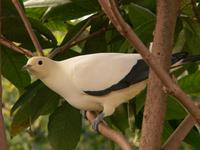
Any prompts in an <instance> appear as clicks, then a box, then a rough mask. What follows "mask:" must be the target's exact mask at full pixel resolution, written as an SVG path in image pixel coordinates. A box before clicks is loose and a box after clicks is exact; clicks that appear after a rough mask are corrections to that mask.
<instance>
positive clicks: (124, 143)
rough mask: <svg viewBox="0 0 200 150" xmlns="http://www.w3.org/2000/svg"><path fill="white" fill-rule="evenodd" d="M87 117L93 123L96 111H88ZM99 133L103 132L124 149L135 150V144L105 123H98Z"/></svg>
mask: <svg viewBox="0 0 200 150" xmlns="http://www.w3.org/2000/svg"><path fill="white" fill-rule="evenodd" d="M86 116H87V119H88V121H89V122H90V123H92V122H93V121H94V119H95V115H94V113H92V112H90V111H87V113H86ZM98 130H99V133H101V134H102V135H103V136H105V137H106V138H108V139H110V140H112V141H113V142H115V143H116V144H117V145H119V146H120V147H121V149H122V150H133V146H132V145H131V144H130V143H129V142H128V140H127V139H126V138H125V137H124V136H123V135H122V134H121V133H120V132H117V131H115V130H113V129H111V128H109V127H108V126H106V125H105V124H104V123H100V124H99V125H98Z"/></svg>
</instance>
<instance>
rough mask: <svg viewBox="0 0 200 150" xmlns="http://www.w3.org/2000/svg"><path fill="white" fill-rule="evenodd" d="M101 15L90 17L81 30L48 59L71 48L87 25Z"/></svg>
mask: <svg viewBox="0 0 200 150" xmlns="http://www.w3.org/2000/svg"><path fill="white" fill-rule="evenodd" d="M101 15H102V13H100V14H98V15H94V16H91V17H90V18H89V19H88V20H87V22H86V23H85V24H84V25H83V26H82V28H81V29H80V30H79V31H78V32H77V33H76V34H75V35H74V36H73V37H72V38H71V39H70V40H69V41H68V42H67V43H66V44H64V45H63V46H61V47H58V48H56V49H55V50H54V51H52V52H51V53H50V54H49V56H48V57H49V58H53V57H54V56H55V55H57V54H58V53H62V52H64V51H65V50H67V49H69V48H70V47H72V46H71V45H74V42H75V41H76V40H77V39H78V38H79V37H80V36H81V35H82V33H83V32H84V31H85V29H86V28H87V27H88V26H89V24H90V23H91V21H92V20H94V19H96V18H97V17H100V16H101Z"/></svg>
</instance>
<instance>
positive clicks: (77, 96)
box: [25, 53, 187, 130]
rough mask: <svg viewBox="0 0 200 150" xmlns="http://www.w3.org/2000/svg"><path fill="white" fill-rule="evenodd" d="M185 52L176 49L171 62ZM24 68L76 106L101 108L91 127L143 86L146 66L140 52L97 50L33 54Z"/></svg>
mask: <svg viewBox="0 0 200 150" xmlns="http://www.w3.org/2000/svg"><path fill="white" fill-rule="evenodd" d="M186 56H187V54H186V53H177V54H175V55H173V57H172V64H174V63H175V62H178V61H180V60H181V59H183V58H185V57H186ZM25 68H26V69H28V71H29V72H30V73H31V74H33V75H35V76H36V77H37V78H38V79H40V80H41V81H42V82H43V83H44V84H45V85H46V86H47V87H49V88H50V89H51V90H53V91H55V92H56V93H57V94H59V95H60V96H62V97H63V98H64V99H65V100H66V101H67V102H68V103H69V104H71V105H72V106H74V107H76V108H78V109H80V110H91V111H99V112H101V111H102V112H101V113H100V114H99V115H98V116H97V117H96V119H95V120H94V122H93V128H94V129H96V130H97V125H98V123H99V122H100V121H102V120H103V118H104V117H107V116H110V115H112V114H113V113H114V111H115V108H116V107H118V106H119V105H120V104H122V103H124V102H127V101H129V100H130V99H132V98H133V97H135V96H136V95H137V94H138V93H140V92H141V91H142V90H143V89H144V88H145V86H146V79H147V78H148V72H149V69H148V66H147V64H146V63H145V62H144V60H143V59H142V57H141V56H140V54H122V53H97V54H90V55H82V56H77V57H73V58H69V59H66V60H63V61H54V60H51V59H49V58H47V57H41V56H36V57H32V58H30V59H29V60H28V61H27V64H26V65H25Z"/></svg>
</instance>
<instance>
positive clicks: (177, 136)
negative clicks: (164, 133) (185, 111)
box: [162, 104, 200, 150]
mask: <svg viewBox="0 0 200 150" xmlns="http://www.w3.org/2000/svg"><path fill="white" fill-rule="evenodd" d="M198 107H199V109H200V104H198ZM195 124H196V121H195V119H194V118H193V117H192V116H191V115H190V114H189V115H187V116H186V117H185V119H184V120H183V121H182V122H181V124H180V125H179V126H178V127H177V128H176V130H175V131H174V132H173V133H172V134H171V135H170V137H169V138H168V139H167V141H166V142H165V143H164V144H163V146H162V149H163V150H176V149H178V147H179V146H180V145H181V142H182V141H183V140H184V139H185V137H186V136H187V135H188V133H189V132H190V130H191V129H192V128H193V126H194V125H195Z"/></svg>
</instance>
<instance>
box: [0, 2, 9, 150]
mask: <svg viewBox="0 0 200 150" xmlns="http://www.w3.org/2000/svg"><path fill="white" fill-rule="evenodd" d="M1 16H2V0H0V17H1ZM1 27H2V21H1V20H0V35H1V29H2V28H1ZM1 50H2V49H1V46H0V150H8V144H7V139H6V133H5V126H4V119H3V107H2V90H3V89H2V78H1V74H2V72H1V70H2V69H1V68H2V55H1Z"/></svg>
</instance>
